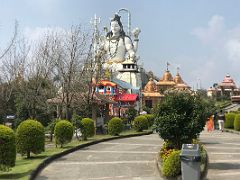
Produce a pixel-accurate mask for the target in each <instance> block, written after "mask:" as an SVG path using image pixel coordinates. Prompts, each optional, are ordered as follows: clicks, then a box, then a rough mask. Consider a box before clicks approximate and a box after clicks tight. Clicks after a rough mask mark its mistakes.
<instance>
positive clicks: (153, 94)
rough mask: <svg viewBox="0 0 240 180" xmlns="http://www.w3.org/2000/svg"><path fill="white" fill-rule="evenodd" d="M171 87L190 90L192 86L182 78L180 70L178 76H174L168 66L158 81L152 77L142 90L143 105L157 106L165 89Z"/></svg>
mask: <svg viewBox="0 0 240 180" xmlns="http://www.w3.org/2000/svg"><path fill="white" fill-rule="evenodd" d="M170 89H177V90H190V86H188V85H187V84H186V83H185V82H184V81H183V80H182V77H181V75H180V74H179V72H177V74H176V76H175V77H174V78H173V76H172V74H171V72H170V71H169V70H168V68H167V70H166V71H165V72H164V74H163V76H162V78H161V79H160V80H159V81H158V82H155V81H154V80H153V79H152V78H150V80H149V82H148V83H147V84H146V86H145V87H144V89H143V91H142V106H143V107H148V108H152V107H155V106H156V105H157V104H159V103H161V101H162V99H163V98H164V93H165V91H167V90H170Z"/></svg>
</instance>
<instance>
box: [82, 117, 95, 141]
mask: <svg viewBox="0 0 240 180" xmlns="http://www.w3.org/2000/svg"><path fill="white" fill-rule="evenodd" d="M81 132H82V137H83V140H87V138H88V137H92V136H94V134H95V127H94V121H93V120H92V119H90V118H83V119H82V120H81Z"/></svg>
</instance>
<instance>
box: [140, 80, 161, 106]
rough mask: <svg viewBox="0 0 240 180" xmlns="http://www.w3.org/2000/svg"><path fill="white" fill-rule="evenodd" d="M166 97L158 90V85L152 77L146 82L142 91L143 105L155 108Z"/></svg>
mask: <svg viewBox="0 0 240 180" xmlns="http://www.w3.org/2000/svg"><path fill="white" fill-rule="evenodd" d="M163 97H164V95H163V94H161V93H160V92H158V90H157V85H156V83H155V82H154V80H153V79H152V78H150V80H149V82H148V83H147V84H146V86H145V87H144V89H143V91H142V106H143V107H148V108H153V107H155V106H156V105H157V104H159V103H160V102H161V100H162V98H163Z"/></svg>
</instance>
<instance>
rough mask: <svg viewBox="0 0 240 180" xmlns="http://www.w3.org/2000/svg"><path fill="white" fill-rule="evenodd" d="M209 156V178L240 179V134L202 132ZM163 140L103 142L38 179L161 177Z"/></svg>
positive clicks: (56, 164) (57, 163) (154, 179)
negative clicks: (159, 156) (158, 159)
mask: <svg viewBox="0 0 240 180" xmlns="http://www.w3.org/2000/svg"><path fill="white" fill-rule="evenodd" d="M200 139H201V141H202V142H203V143H204V144H205V147H206V149H207V151H208V155H209V161H210V164H209V170H208V175H207V179H209V180H215V179H216V180H236V179H240V178H239V177H240V171H239V170H240V135H237V134H232V133H227V132H223V133H222V132H219V131H213V132H211V133H208V132H206V131H204V132H202V133H201V136H200ZM162 143H163V141H162V140H161V139H160V138H159V136H158V135H157V134H152V135H146V136H140V137H133V138H127V139H118V140H113V141H109V142H103V143H100V144H96V145H93V146H89V147H87V148H84V149H82V150H78V151H76V152H74V153H71V154H69V155H67V156H64V157H63V158H60V159H58V160H56V161H54V162H53V163H51V164H50V165H49V166H47V167H46V168H45V169H44V170H43V171H42V172H41V174H40V175H39V176H38V177H37V179H38V180H45V179H54V180H55V179H61V180H65V179H67V180H83V179H84V180H85V179H89V180H90V179H91V180H112V179H116V180H131V179H132V180H141V179H144V180H157V179H161V178H160V176H159V172H158V169H157V168H156V164H155V158H156V155H157V153H158V152H159V150H160V147H161V145H162Z"/></svg>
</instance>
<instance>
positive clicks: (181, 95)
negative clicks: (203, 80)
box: [155, 91, 214, 149]
mask: <svg viewBox="0 0 240 180" xmlns="http://www.w3.org/2000/svg"><path fill="white" fill-rule="evenodd" d="M213 109H214V105H213V104H212V103H211V101H209V100H208V99H206V98H203V97H202V96H201V94H191V93H189V92H187V91H172V92H169V93H168V94H166V95H165V97H164V99H163V101H162V102H161V104H159V105H158V109H157V111H156V112H155V113H156V115H155V127H156V131H157V132H158V133H159V135H160V137H161V138H162V139H164V141H169V142H171V143H172V144H173V145H174V149H181V147H182V144H190V143H191V142H192V139H194V138H197V136H198V135H199V134H200V132H201V131H202V130H203V128H204V126H205V123H206V122H205V120H206V118H207V117H209V116H210V114H211V112H213Z"/></svg>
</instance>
